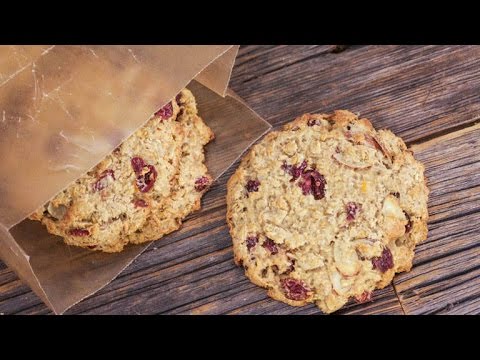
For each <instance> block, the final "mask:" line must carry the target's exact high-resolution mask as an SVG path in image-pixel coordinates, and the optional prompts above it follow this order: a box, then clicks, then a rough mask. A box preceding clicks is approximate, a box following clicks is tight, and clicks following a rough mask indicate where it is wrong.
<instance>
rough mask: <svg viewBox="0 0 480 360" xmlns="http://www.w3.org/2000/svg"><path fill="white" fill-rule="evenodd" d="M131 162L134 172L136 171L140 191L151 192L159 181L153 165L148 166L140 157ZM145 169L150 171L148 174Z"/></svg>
mask: <svg viewBox="0 0 480 360" xmlns="http://www.w3.org/2000/svg"><path fill="white" fill-rule="evenodd" d="M130 162H131V164H132V168H133V171H135V174H136V175H137V187H138V190H140V191H141V192H147V191H149V190H150V189H151V188H152V187H153V185H154V184H155V181H156V180H157V175H158V173H157V170H156V169H155V167H154V166H153V165H146V164H145V161H144V160H143V159H142V158H140V157H134V158H132V160H131V161H130ZM145 168H147V169H148V171H147V172H145Z"/></svg>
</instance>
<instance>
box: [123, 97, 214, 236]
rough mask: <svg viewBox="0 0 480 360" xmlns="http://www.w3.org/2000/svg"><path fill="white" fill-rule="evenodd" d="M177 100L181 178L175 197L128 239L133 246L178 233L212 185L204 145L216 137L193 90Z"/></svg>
mask: <svg viewBox="0 0 480 360" xmlns="http://www.w3.org/2000/svg"><path fill="white" fill-rule="evenodd" d="M175 101H176V103H177V104H178V106H179V109H180V110H179V114H178V122H179V123H180V125H181V126H182V129H183V132H184V134H185V137H184V141H183V144H182V147H181V156H180V163H179V167H180V169H179V173H178V177H177V179H176V181H175V184H174V185H173V190H172V195H171V196H170V197H169V198H168V199H167V200H166V201H164V202H163V203H162V204H160V205H159V206H156V207H154V208H153V209H152V211H151V212H150V214H149V215H148V219H147V221H146V223H145V224H144V226H142V227H141V228H139V229H137V230H136V231H135V232H133V233H131V234H130V235H129V236H128V239H129V241H130V242H131V243H142V242H146V241H150V240H156V239H159V238H161V237H162V236H164V235H166V234H168V233H170V232H172V231H175V230H177V229H178V228H179V227H180V226H181V224H182V221H183V219H184V218H185V217H186V216H187V215H188V214H190V213H191V212H193V211H195V210H198V209H200V200H201V198H202V196H203V194H204V193H205V192H206V191H207V189H208V187H209V186H210V184H211V182H212V178H211V176H210V175H209V174H208V170H207V167H206V166H205V164H204V162H205V155H204V146H205V145H206V144H208V143H209V142H210V141H211V140H212V139H213V138H214V134H213V132H212V130H211V129H210V128H209V127H208V126H207V125H205V123H204V122H203V120H202V119H201V118H200V117H199V116H198V115H197V113H198V111H197V105H196V102H195V98H194V97H193V95H192V93H191V92H190V91H189V90H187V89H184V90H183V91H182V92H181V93H180V94H179V95H177V97H176V99H175Z"/></svg>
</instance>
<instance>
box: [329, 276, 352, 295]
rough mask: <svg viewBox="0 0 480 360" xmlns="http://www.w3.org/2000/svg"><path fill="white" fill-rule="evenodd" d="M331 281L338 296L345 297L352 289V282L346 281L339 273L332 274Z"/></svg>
mask: <svg viewBox="0 0 480 360" xmlns="http://www.w3.org/2000/svg"><path fill="white" fill-rule="evenodd" d="M330 281H331V282H332V287H333V290H334V291H335V292H336V293H337V294H338V295H345V294H346V293H348V292H349V291H350V289H351V288H352V283H351V281H346V280H345V279H344V278H343V277H342V275H341V274H340V273H339V272H337V271H332V272H330Z"/></svg>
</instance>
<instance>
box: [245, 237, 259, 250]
mask: <svg viewBox="0 0 480 360" xmlns="http://www.w3.org/2000/svg"><path fill="white" fill-rule="evenodd" d="M246 243H247V250H248V251H250V249H251V248H254V247H255V245H257V243H258V237H257V236H254V235H251V236H249V237H247V240H246Z"/></svg>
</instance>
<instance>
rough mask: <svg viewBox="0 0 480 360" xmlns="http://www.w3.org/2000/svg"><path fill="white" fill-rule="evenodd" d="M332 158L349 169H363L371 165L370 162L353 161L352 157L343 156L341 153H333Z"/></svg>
mask: <svg viewBox="0 0 480 360" xmlns="http://www.w3.org/2000/svg"><path fill="white" fill-rule="evenodd" d="M332 158H333V160H335V161H336V162H337V163H339V164H340V165H344V166H346V167H349V168H351V169H357V170H363V169H368V168H370V167H372V164H368V163H362V162H358V161H355V160H353V159H349V158H347V157H346V156H344V155H343V154H342V153H335V154H333V155H332Z"/></svg>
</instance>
